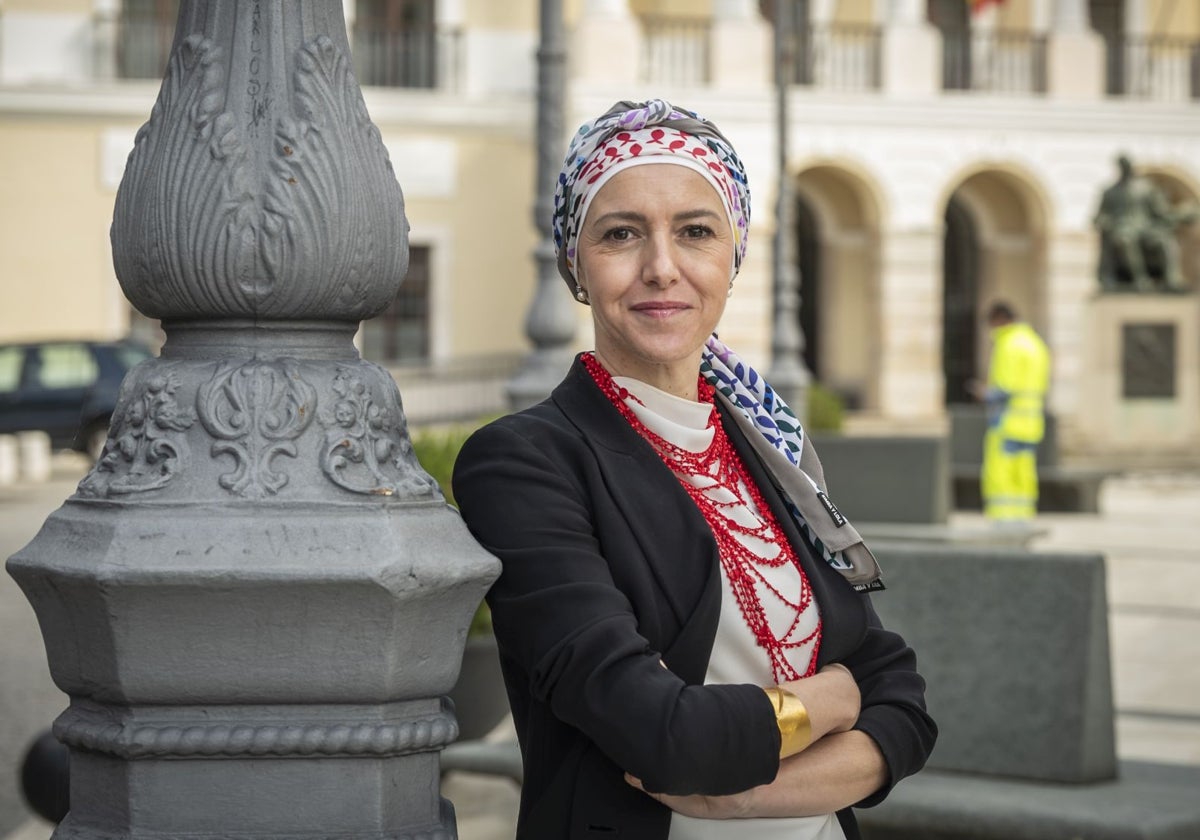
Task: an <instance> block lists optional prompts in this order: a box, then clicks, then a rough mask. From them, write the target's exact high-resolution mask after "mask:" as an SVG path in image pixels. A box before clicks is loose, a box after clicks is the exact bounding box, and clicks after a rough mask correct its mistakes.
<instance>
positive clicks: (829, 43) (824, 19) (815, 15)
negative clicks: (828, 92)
mask: <svg viewBox="0 0 1200 840" xmlns="http://www.w3.org/2000/svg"><path fill="white" fill-rule="evenodd" d="M834 5H835V2H834V0H812V2H811V3H810V4H809V6H808V26H809V31H810V32H811V33H812V34H811V37H810V41H809V43H811V44H812V49H813V53H814V55H813V58H812V61H813V85H814V86H815V87H817V88H821V87H825V86H826V85H828V84H829V78H830V75H831V74H830V66H831V64H832V61H833V47H834V44H833V32H832V31H831V29H832V26H833V11H834Z"/></svg>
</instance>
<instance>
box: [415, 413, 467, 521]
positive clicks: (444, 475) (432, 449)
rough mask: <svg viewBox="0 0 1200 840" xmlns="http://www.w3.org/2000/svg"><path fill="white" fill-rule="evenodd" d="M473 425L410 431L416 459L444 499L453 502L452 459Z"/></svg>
mask: <svg viewBox="0 0 1200 840" xmlns="http://www.w3.org/2000/svg"><path fill="white" fill-rule="evenodd" d="M473 431H475V427H474V426H455V427H452V428H444V429H422V430H420V431H415V432H413V433H412V445H413V451H415V452H416V454H417V460H418V461H420V462H421V466H422V467H424V468H425V472H427V473H429V474H430V475H431V476H432V477H433V480H434V481H436V482H437V483H438V486H440V487H441V488H442V495H444V496H445V497H446V501H447V502H449V503H450V504H454V491H453V490H452V489H451V487H450V476H451V475H453V474H454V461H455V459H456V458H458V452H459V450H460V449H462V445H463V444H464V443H466V440H467V438H468V437H470V435H471V432H473Z"/></svg>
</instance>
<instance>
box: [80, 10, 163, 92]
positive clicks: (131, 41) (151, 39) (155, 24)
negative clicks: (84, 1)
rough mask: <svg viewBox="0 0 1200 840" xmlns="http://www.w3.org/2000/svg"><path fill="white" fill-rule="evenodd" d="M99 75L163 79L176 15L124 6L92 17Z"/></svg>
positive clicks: (101, 76)
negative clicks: (125, 7)
mask: <svg viewBox="0 0 1200 840" xmlns="http://www.w3.org/2000/svg"><path fill="white" fill-rule="evenodd" d="M92 38H93V44H94V47H95V61H96V67H95V74H96V76H97V77H99V78H109V77H116V78H118V79H154V80H160V79H162V77H163V74H164V73H165V72H166V69H167V59H168V58H169V57H170V55H171V43H172V41H173V40H174V38H175V18H174V16H164V15H156V14H153V13H144V12H138V11H134V10H130V9H122V10H121V11H120V12H118V13H117V14H115V15H97V16H96V17H94V18H93V19H92Z"/></svg>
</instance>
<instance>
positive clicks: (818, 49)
mask: <svg viewBox="0 0 1200 840" xmlns="http://www.w3.org/2000/svg"><path fill="white" fill-rule="evenodd" d="M881 43H882V30H881V28H880V27H878V26H871V25H866V24H860V25H855V24H836V23H835V24H826V25H820V26H809V25H804V26H801V27H799V28H798V29H797V31H796V75H795V78H794V79H793V82H795V83H796V84H798V85H807V86H811V87H814V88H819V89H827V90H844V91H852V90H878V89H879V85H880V78H881V71H880V57H879V56H880V45H881Z"/></svg>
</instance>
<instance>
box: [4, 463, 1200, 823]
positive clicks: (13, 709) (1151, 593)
mask: <svg viewBox="0 0 1200 840" xmlns="http://www.w3.org/2000/svg"><path fill="white" fill-rule="evenodd" d="M55 467H56V468H55V474H54V477H53V479H52V480H51V481H49V482H47V483H45V484H38V485H20V486H15V487H5V488H0V558H7V557H8V556H10V555H11V554H13V553H14V552H15V551H17V550H18V549H19V548H21V547H22V546H23V545H25V544H26V543H27V542H28V541H29V540H30V539H31V538H32V537H33V535H34V534H35V533H36V532H37V529H38V527H39V526H40V525H41V523H42V521H43V520H44V519H45V518H46V516H47V515H49V513H50V512H52V511H53V510H54V509H55V508H56V507H57V506H58V505H59V504H60V503H61V502H62V500H63V499H64V498H66V497H67V496H69V495H70V494H71V493H72V492H73V491H74V485H75V482H77V481H78V479H79V477H80V476H81V475H82V468H83V467H82V464H81V463H80V462H79V461H78V460H75V459H73V458H69V457H67V456H58V457H56V462H55ZM952 524H954V525H961V526H963V527H970V528H979V527H983V525H984V523H983V521H982V519H981V518H980V517H979V516H978V515H977V514H971V513H956V514H954V517H953V521H952ZM1037 527H1038V529H1039V532H1040V533H1039V535H1038V536H1037V537H1035V539H1034V541H1033V543H1032V544H1031V546H1030V547H1031V548H1035V549H1042V550H1061V551H1077V550H1086V551H1099V552H1102V553H1104V554H1105V555H1106V556H1107V568H1108V598H1109V616H1110V621H1109V630H1110V639H1111V648H1112V660H1113V662H1112V668H1113V682H1114V692H1115V702H1116V706H1117V710H1118V714H1117V721H1116V729H1117V745H1118V746H1117V748H1118V753H1119V754H1120V756H1121V758H1124V759H1139V760H1149V761H1161V762H1168V763H1179V764H1193V765H1200V473H1193V472H1189V473H1177V472H1168V471H1160V472H1147V473H1134V474H1128V475H1124V476H1119V477H1115V478H1111V479H1109V480H1108V481H1106V483H1105V486H1104V488H1103V490H1102V494H1101V512H1100V513H1099V514H1054V515H1043V516H1041V517H1040V518H1039V519H1038V522H1037ZM876 597H879V598H886V597H887V593H886V592H884V593H881V594H880V595H878V596H876ZM65 706H66V698H65V697H64V696H63V695H62V694H61V693H60V692H58V690H57V689H56V688H55V687H54V685H53V683H52V682H51V681H50V677H49V674H48V673H47V670H46V664H45V657H44V651H43V648H42V644H41V637H40V634H39V632H38V628H37V622H36V620H35V619H34V616H33V611H32V609H30V607H29V605H28V603H27V602H26V601H25V599H24V597H23V596H22V594H21V593H20V591H19V590H18V589H17V587H16V585H15V584H14V583H13V582H12V580H11V578H9V577H8V576H7V575H0V838H3V840H46V838H47V837H48V836H49V834H50V831H51V827H50V826H49V825H47V824H45V823H42V822H40V821H37V820H36V819H33V818H31V817H30V816H29V814H28V813H27V812H26V811H25V809H24V806H23V804H22V802H21V800H20V797H19V794H18V789H17V779H16V773H17V762H18V761H19V759H20V756H21V754H22V753H23V751H24V749H25V746H26V745H27V744H28V742H29V741H30V740H31V739H32V738H33V737H34V735H35V734H36V733H37V732H39V731H40V730H41V729H44V728H46V727H47V726H49V724H50V722H51V721H52V720H53V719H54V717H55V715H57V714H58V713H59V712H60V711H61V710H62V709H63V708H64V707H65ZM510 734H511V726H510V725H508V724H505V725H503V726H502V727H501V730H500V731H498V732H496V733H493V737H506V736H508V735H510ZM443 791H444V794H445V795H446V796H448V797H449V798H450V799H451V800H452V801H453V802H454V803H455V807H456V809H457V811H458V817H459V821H458V827H459V836H460V837H461V838H462V840H508V838H511V837H512V836H513V825H514V821H515V818H516V804H517V788H516V786H515V785H514V784H513V783H512V782H510V781H508V780H506V779H498V778H491V777H486V776H478V775H473V774H465V773H451V774H449V775H448V776H447V778H446V781H445V785H444V789H443Z"/></svg>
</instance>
